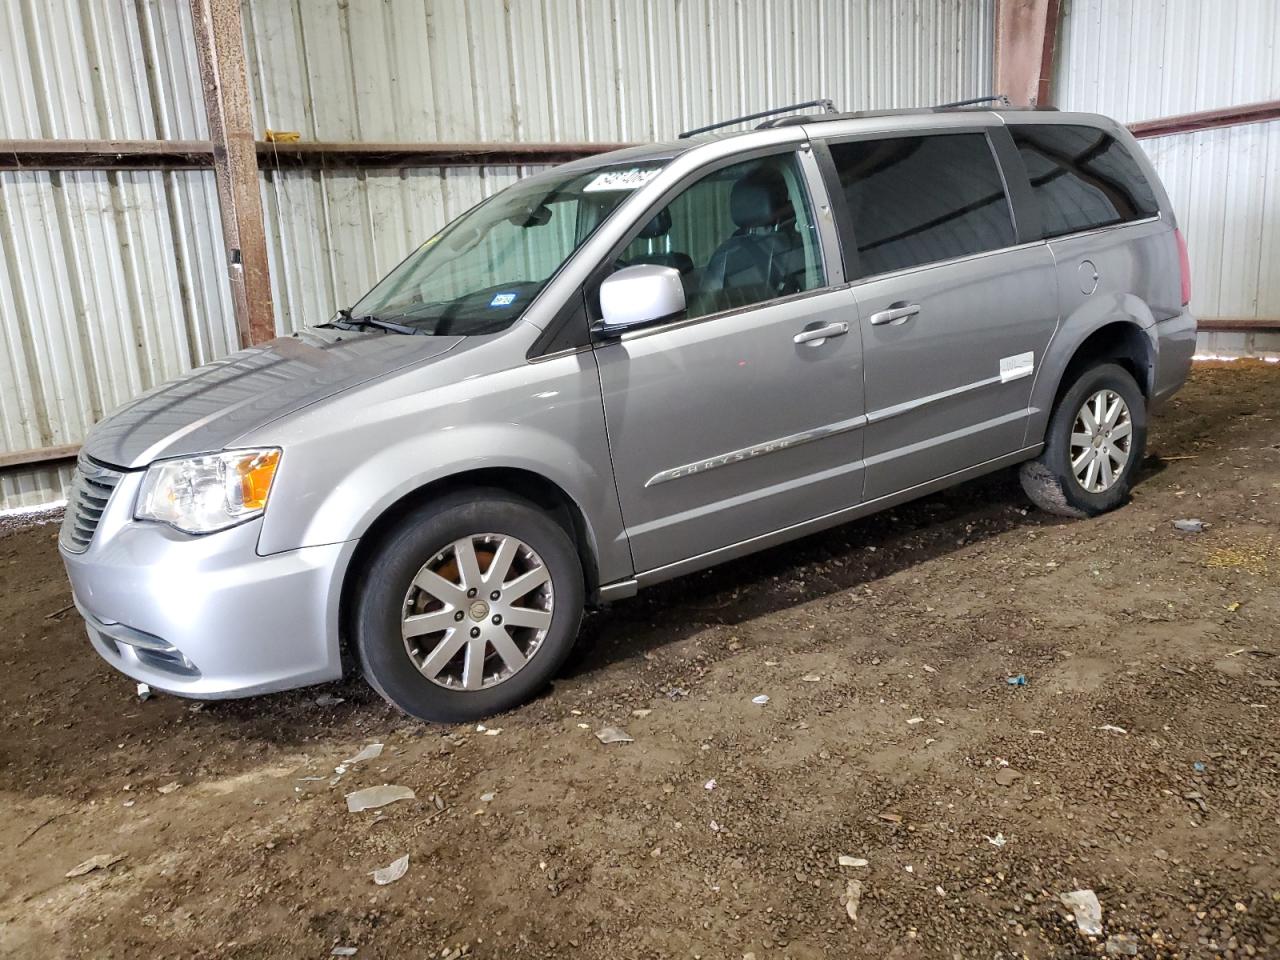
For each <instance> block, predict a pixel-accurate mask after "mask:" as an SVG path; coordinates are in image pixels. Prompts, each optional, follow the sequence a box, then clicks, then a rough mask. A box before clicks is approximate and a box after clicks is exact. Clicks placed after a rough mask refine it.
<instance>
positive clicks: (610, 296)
mask: <svg viewBox="0 0 1280 960" xmlns="http://www.w3.org/2000/svg"><path fill="white" fill-rule="evenodd" d="M684 309H685V302H684V284H682V283H681V282H680V271H679V270H677V269H676V268H675V267H662V266H658V265H657V264H649V263H642V264H638V265H636V266H634V267H623V268H622V269H621V270H619V271H618V272H617V273H614V274H612V275H610V276H609V277H608V278H607V279H606V280H605V281H604V282H603V283H602V284H600V313H601V316H602V318H603V319H602V320H601V322H600V323H599V324H597V326H596V332H597V333H605V334H609V333H621V332H622V331H624V330H627V329H630V328H631V327H638V326H641V325H642V324H646V323H653V322H655V321H658V320H665V319H667V318H668V317H674V316H675V315H677V314H679V313H683V312H684Z"/></svg>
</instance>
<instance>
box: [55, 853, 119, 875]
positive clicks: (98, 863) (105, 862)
mask: <svg viewBox="0 0 1280 960" xmlns="http://www.w3.org/2000/svg"><path fill="white" fill-rule="evenodd" d="M123 859H124V854H123V853H99V854H98V855H97V856H93V857H90V858H89V859H88V860H86V861H85V862H84V863H78V864H76V865H75V866H74V867H72V868H71V869H70V870H68V871H67V872H66V873H65V874H63V876H66V877H83V876H84V875H85V874H86V873H92V872H93V871H94V870H105V869H107V867H109V866H111V865H112V864H114V863H119V862H120V861H121V860H123Z"/></svg>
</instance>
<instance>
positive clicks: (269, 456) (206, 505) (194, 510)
mask: <svg viewBox="0 0 1280 960" xmlns="http://www.w3.org/2000/svg"><path fill="white" fill-rule="evenodd" d="M279 464H280V451H279V450H278V449H276V448H268V449H265V450H229V451H227V452H226V453H215V454H210V455H209V456H205V457H190V458H188V459H186V460H162V461H160V462H159V463H153V464H152V465H151V467H150V468H149V469H148V470H147V475H146V476H145V477H144V478H143V480H142V489H141V490H140V491H139V493H138V506H137V508H136V509H135V510H134V512H133V515H134V517H135V518H136V519H138V520H158V521H160V522H161V523H167V524H169V525H170V526H172V527H177V528H178V529H179V530H182V531H183V532H184V533H212V532H213V531H215V530H224V529H226V528H227V527H233V526H235V525H236V524H237V523H242V522H243V521H245V520H249V519H251V518H253V517H256V516H258V515H259V514H261V513H262V511H263V510H265V509H266V506H267V497H268V496H269V495H270V493H271V481H272V480H274V479H275V475H276V467H277V466H279Z"/></svg>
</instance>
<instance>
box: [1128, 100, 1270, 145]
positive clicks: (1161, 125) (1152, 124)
mask: <svg viewBox="0 0 1280 960" xmlns="http://www.w3.org/2000/svg"><path fill="white" fill-rule="evenodd" d="M1267 120H1280V100H1264V101H1263V102H1261V103H1242V104H1240V106H1238V107H1223V108H1222V109H1220V110H1202V111H1201V112H1199V113H1183V114H1178V115H1177V116H1173V117H1161V118H1160V119H1158V120H1143V121H1141V122H1139V123H1131V124H1129V130H1130V132H1131V133H1132V134H1133V135H1134V136H1135V137H1138V138H1144V137H1167V136H1169V135H1170V134H1174V133H1191V132H1192V131H1195V130H1213V129H1215V128H1217V127H1234V126H1238V125H1240V124H1243V123H1264V122H1266V121H1267Z"/></svg>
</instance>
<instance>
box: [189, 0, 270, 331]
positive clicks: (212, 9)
mask: <svg viewBox="0 0 1280 960" xmlns="http://www.w3.org/2000/svg"><path fill="white" fill-rule="evenodd" d="M190 2H191V19H192V22H193V24H194V26H195V35H196V58H197V59H198V60H199V61H200V81H201V85H202V86H203V88H204V106H205V113H206V114H207V115H208V118H209V136H210V139H211V140H212V141H213V170H214V176H215V179H216V180H217V184H218V205H219V206H220V207H221V211H222V241H223V245H224V246H225V247H226V251H227V264H228V268H229V272H230V278H231V292H232V301H233V303H234V304H235V312H236V326H237V327H238V328H239V331H240V342H241V345H242V346H248V345H249V344H252V343H261V342H262V341H264V340H270V339H272V338H273V337H274V336H275V330H276V324H275V314H274V312H273V310H272V307H271V276H270V273H269V270H268V267H267V233H266V228H265V226H264V224H263V219H262V199H261V195H260V194H259V192H258V153H257V144H256V143H255V142H254V139H253V116H252V113H251V111H250V109H249V76H248V72H247V71H246V68H245V59H244V41H243V39H242V37H243V34H242V32H241V23H240V0H190Z"/></svg>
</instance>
